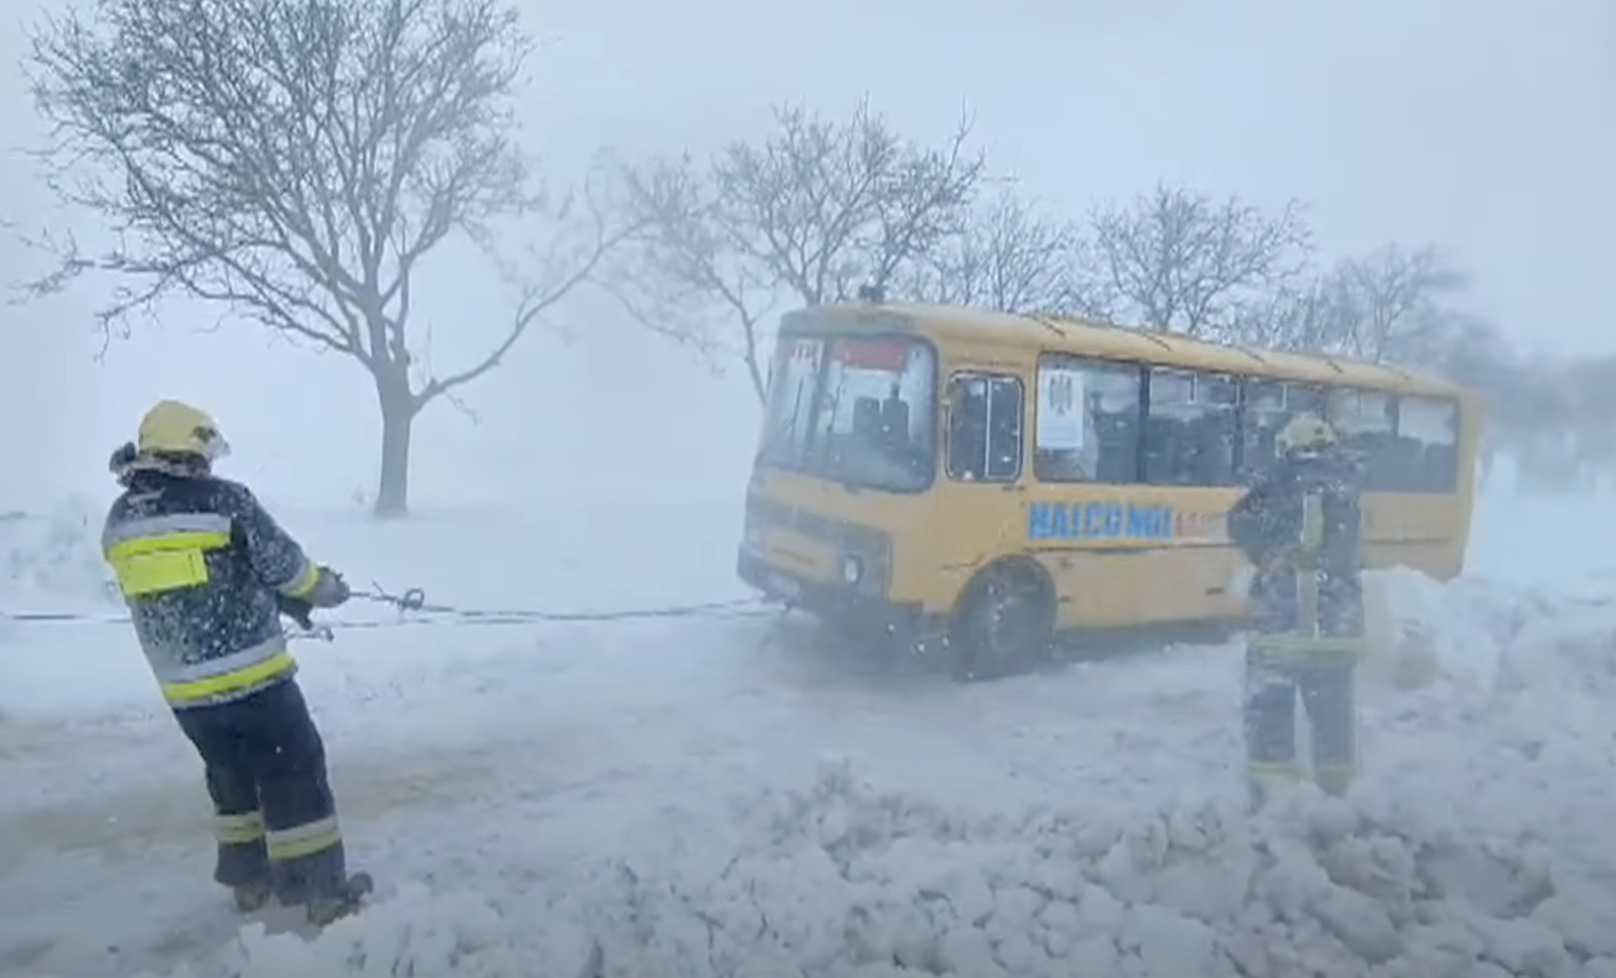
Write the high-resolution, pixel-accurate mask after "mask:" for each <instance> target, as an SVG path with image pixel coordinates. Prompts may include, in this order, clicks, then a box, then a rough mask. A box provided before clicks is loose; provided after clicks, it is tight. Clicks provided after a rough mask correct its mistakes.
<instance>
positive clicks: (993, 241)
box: [24, 0, 1616, 515]
mask: <svg viewBox="0 0 1616 978" xmlns="http://www.w3.org/2000/svg"><path fill="white" fill-rule="evenodd" d="M519 21H520V18H519V16H518V11H517V8H516V7H515V6H514V5H512V4H511V3H510V2H509V0H299V2H298V3H285V2H282V0H98V2H97V3H95V4H91V5H86V6H83V7H81V8H75V9H73V10H70V11H64V12H58V13H55V14H52V15H48V17H47V19H46V20H45V21H44V23H43V25H42V26H41V27H39V28H38V29H36V30H35V31H34V32H33V33H32V35H31V42H32V44H31V49H30V52H29V54H28V56H27V57H26V58H25V59H24V68H25V70H26V72H27V74H28V76H29V79H30V82H31V85H32V91H33V95H34V100H35V104H36V106H37V108H38V110H39V112H40V114H41V116H42V117H43V119H44V121H45V122H46V123H47V125H48V127H49V129H48V131H49V134H50V135H49V138H48V139H47V140H46V141H45V142H44V144H43V145H41V146H39V147H36V149H37V157H38V159H39V160H40V162H41V163H42V175H41V178H42V180H43V181H44V183H45V185H46V186H48V187H49V188H50V189H51V190H53V191H54V192H55V195H56V197H57V198H58V200H59V201H60V202H61V203H63V204H65V205H68V206H69V207H71V208H73V209H76V210H77V211H78V212H80V213H83V214H89V215H94V216H95V217H96V218H97V219H98V220H99V222H100V225H101V226H100V228H99V230H100V231H102V232H104V233H103V235H102V237H103V239H104V243H103V244H101V245H100V246H98V247H93V248H85V247H81V246H80V245H79V243H78V242H77V241H76V239H75V238H74V237H73V236H72V235H71V234H65V235H64V234H61V233H54V234H53V233H50V232H49V231H47V233H45V234H41V235H35V236H33V237H31V238H30V239H29V240H30V242H31V243H32V244H34V245H36V246H39V247H42V248H44V249H46V250H47V251H48V252H49V253H50V255H51V257H52V258H53V259H54V264H53V265H52V266H51V267H50V269H49V271H48V272H47V273H46V274H44V275H42V276H41V277H39V278H38V279H36V280H34V281H31V282H28V283H24V285H25V289H26V291H27V293H28V294H31V295H42V294H48V293H52V292H55V291H58V290H60V289H62V288H64V287H66V286H67V285H68V284H69V283H70V282H72V281H73V280H74V279H76V278H78V277H80V276H83V275H86V274H92V273H100V274H105V275H110V276H112V277H113V278H115V279H116V280H117V281H118V288H117V289H116V291H114V292H113V294H112V296H111V298H110V300H108V301H107V302H106V303H105V305H104V306H103V307H102V308H101V309H100V311H99V315H98V317H97V322H98V323H99V325H100V326H101V327H102V328H104V329H106V330H107V331H108V332H109V334H110V333H111V332H113V331H127V330H128V329H129V328H130V327H131V326H132V325H133V324H134V323H135V322H136V321H137V320H138V319H139V318H140V317H143V316H145V315H148V314H151V313H153V312H154V311H155V310H156V308H157V307H158V305H159V304H160V303H161V302H162V301H163V300H165V299H166V298H168V297H170V296H172V295H183V296H188V297H190V298H192V299H200V300H203V301H206V302H210V303H216V304H219V305H221V306H222V307H225V308H227V309H229V310H230V311H231V312H233V313H234V314H235V316H236V318H237V319H238V320H239V321H244V322H250V323H253V324H255V325H257V326H259V327H264V326H267V327H269V328H270V329H272V330H274V331H276V332H278V333H279V334H281V335H283V336H286V337H288V338H291V339H292V340H293V341H295V342H300V343H303V344H305V345H306V346H308V347H310V348H311V349H314V350H317V351H323V352H327V353H334V354H337V355H340V356H344V357H348V358H350V359H352V360H353V361H355V362H356V363H357V364H358V365H359V366H361V367H363V368H364V375H365V376H366V377H367V378H368V381H369V383H370V384H371V385H372V387H373V388H374V391H375V394H376V403H377V406H378V410H379V414H380V419H381V422H382V425H381V427H382V435H381V445H380V453H379V479H378V485H377V492H376V495H375V508H376V511H377V513H378V514H379V515H397V514H402V513H403V512H405V511H406V509H407V506H408V482H409V468H410V455H411V433H412V430H413V424H414V420H415V418H416V417H417V416H418V415H419V414H420V413H421V412H422V411H423V410H425V409H426V408H427V407H429V406H430V405H432V404H434V403H437V402H439V401H446V402H450V403H455V401H456V398H457V397H458V396H459V395H460V394H461V393H462V391H463V389H464V388H466V387H469V386H470V385H471V384H473V383H474V382H476V381H477V380H478V379H479V378H481V377H483V376H484V375H486V374H487V373H488V372H489V371H491V370H493V369H494V368H496V367H498V366H499V365H500V364H501V362H502V361H503V359H504V357H505V354H506V353H507V352H509V351H510V350H511V349H512V347H513V346H514V345H515V344H516V343H517V342H519V341H520V339H521V338H522V337H523V336H524V335H526V334H527V333H528V332H529V329H530V327H531V326H533V325H535V324H540V325H541V326H542V325H543V324H547V323H551V322H553V320H554V317H555V315H556V313H557V310H558V309H559V308H561V306H562V304H563V302H564V301H565V300H567V299H568V298H569V297H571V296H573V295H574V294H575V293H576V292H577V291H578V290H580V289H583V288H590V287H594V288H602V289H605V290H607V291H608V292H609V293H610V294H611V295H613V296H615V297H616V298H617V300H619V301H620V302H621V303H622V304H623V305H624V307H625V308H627V309H628V310H630V311H631V312H632V313H633V314H634V316H636V317H637V318H638V319H639V320H640V321H641V322H642V323H644V324H646V325H647V326H648V327H650V328H652V329H653V330H655V331H657V332H659V333H662V334H664V335H667V336H671V337H675V338H677V339H680V340H683V341H687V342H693V343H696V344H698V345H700V346H701V347H702V348H704V349H706V350H708V351H709V352H710V353H712V354H713V355H715V356H733V357H736V358H738V359H739V360H740V361H741V362H742V363H743V364H744V365H745V367H746V369H747V371H748V375H749V377H750V379H751V382H752V385H753V387H754V389H755V390H756V391H757V392H758V394H759V396H760V397H761V396H762V393H763V390H764V386H765V383H766V380H767V368H766V364H767V362H768V359H767V357H768V342H769V324H770V322H771V321H772V320H773V318H774V317H775V315H776V314H777V313H778V312H779V311H781V310H782V309H783V308H784V307H786V306H788V305H795V304H818V303H827V302H834V301H836V300H839V299H845V298H849V297H852V296H854V295H855V294H857V291H858V289H859V288H860V287H861V286H867V285H875V286H879V287H881V288H883V289H884V290H885V291H886V293H887V294H888V295H889V296H891V297H893V298H906V299H917V300H924V301H932V302H941V303H958V304H967V305H974V306H983V307H988V308H993V309H1001V310H1007V311H1014V312H1034V311H1036V312H1044V313H1051V314H1058V315H1073V316H1082V317H1087V318H1091V319H1096V320H1102V321H1108V322H1116V323H1120V324H1130V325H1137V326H1145V327H1152V328H1157V329H1164V330H1170V331H1174V332H1180V333H1184V334H1187V335H1191V336H1198V337H1205V338H1208V339H1212V340H1219V341H1225V342H1233V343H1249V344H1260V345H1265V346H1278V347H1284V348H1292V349H1308V350H1328V351H1335V352H1340V353H1345V354H1351V355H1353V356H1357V357H1363V358H1366V359H1370V360H1379V361H1390V362H1399V363H1408V364H1415V365H1420V366H1426V367H1430V368H1433V369H1437V370H1441V371H1444V372H1446V373H1449V374H1451V375H1452V376H1454V377H1456V378H1458V379H1460V380H1462V381H1465V382H1468V383H1471V384H1473V385H1475V386H1477V387H1479V388H1480V389H1482V390H1483V391H1485V392H1487V393H1489V394H1491V395H1492V400H1493V405H1494V410H1493V413H1494V417H1495V422H1494V426H1493V429H1492V430H1493V431H1494V432H1496V436H1495V440H1494V442H1493V444H1496V445H1503V446H1509V447H1511V448H1512V449H1514V450H1515V451H1516V452H1517V454H1520V455H1521V456H1522V457H1523V458H1529V459H1531V460H1533V464H1534V465H1535V466H1536V468H1535V469H1534V471H1541V472H1543V473H1552V472H1561V473H1569V474H1563V475H1561V476H1556V478H1561V479H1576V478H1582V477H1583V476H1584V475H1585V474H1586V472H1588V471H1591V470H1590V469H1589V467H1588V465H1587V464H1586V462H1585V460H1586V459H1589V458H1595V457H1598V458H1604V457H1606V456H1616V447H1613V446H1612V443H1613V442H1616V435H1611V434H1607V433H1606V432H1608V431H1616V429H1613V428H1610V427H1609V426H1607V425H1605V424H1604V423H1603V420H1602V419H1605V418H1608V417H1611V416H1612V414H1611V412H1610V410H1609V408H1610V405H1608V404H1607V403H1606V401H1607V400H1608V399H1609V398H1611V397H1616V383H1612V382H1610V378H1612V377H1616V362H1607V363H1588V364H1576V365H1572V366H1569V367H1552V368H1551V367H1547V366H1543V365H1539V364H1529V363H1526V362H1524V361H1523V360H1522V358H1521V357H1520V356H1519V355H1518V354H1517V353H1516V352H1514V351H1513V350H1512V349H1511V347H1510V345H1509V344H1508V343H1506V342H1505V341H1504V339H1503V337H1502V336H1501V334H1500V331H1499V330H1498V329H1497V328H1496V327H1495V326H1494V325H1493V324H1492V323H1489V322H1487V321H1486V320H1484V319H1481V318H1478V317H1476V316H1474V315H1470V314H1467V313H1465V312H1463V311H1461V308H1460V305H1459V303H1458V300H1459V299H1461V298H1462V297H1463V296H1464V293H1465V288H1466V285H1467V280H1466V277H1465V276H1464V275H1463V274H1462V273H1461V272H1460V271H1459V270H1458V269H1456V268H1455V267H1454V266H1453V265H1452V264H1451V263H1450V262H1449V261H1448V260H1447V259H1446V258H1445V257H1444V256H1443V255H1442V254H1441V253H1440V252H1439V251H1438V250H1436V249H1435V248H1433V247H1430V246H1426V245H1420V246H1416V247H1405V246H1402V245H1397V244H1389V245H1387V246H1386V247H1384V248H1381V249H1379V250H1377V251H1375V252H1373V253H1372V254H1369V255H1364V256H1362V257H1358V258H1354V259H1349V260H1345V261H1341V262H1339V263H1337V264H1335V265H1333V266H1328V267H1321V266H1320V265H1319V263H1318V262H1317V260H1316V259H1317V255H1316V252H1315V249H1314V247H1313V240H1312V234H1311V231H1310V229H1309V226H1308V224H1307V221H1306V219H1305V213H1304V210H1303V208H1302V207H1301V206H1300V205H1298V204H1295V203H1292V204H1289V205H1286V206H1284V207H1281V208H1279V209H1277V210H1268V209H1263V208H1260V207H1257V206H1254V205H1252V204H1250V203H1248V202H1246V201H1243V200H1241V199H1240V198H1238V197H1232V196H1231V197H1227V198H1218V197H1215V196H1213V195H1210V194H1207V193H1204V192H1201V191H1199V190H1194V189H1190V188H1185V187H1178V186H1171V185H1167V184H1160V185H1157V186H1156V187H1154V188H1151V189H1149V190H1147V191H1145V192H1144V193H1142V194H1141V195H1139V196H1138V197H1137V198H1135V199H1132V200H1127V201H1117V202H1111V203H1104V204H1100V205H1099V206H1097V207H1095V209H1094V210H1093V211H1092V212H1091V213H1089V214H1087V215H1083V216H1081V217H1073V216H1069V215H1060V214H1057V213H1053V212H1052V211H1051V210H1050V209H1049V208H1047V207H1045V206H1043V205H1041V204H1040V203H1039V201H1037V200H1036V199H1033V198H1029V197H1025V196H1022V195H1019V194H1018V193H1016V192H1015V190H1014V189H1013V188H1012V187H1011V186H1009V185H1007V184H1005V183H1003V182H1001V181H998V180H996V179H995V178H994V176H993V174H992V172H991V171H990V170H989V169H988V166H987V160H986V159H985V157H984V155H983V154H982V152H981V151H980V150H977V149H973V148H972V146H971V140H970V127H969V125H968V124H966V123H965V122H963V121H962V123H961V125H960V126H959V127H958V128H957V129H956V130H955V132H954V133H953V134H952V135H951V136H949V137H948V138H946V139H943V140H941V141H939V142H938V143H937V144H935V145H926V144H924V143H921V142H917V141H914V140H911V139H907V138H904V137H902V136H901V135H899V134H898V133H897V132H895V131H894V130H893V128H892V127H891V126H890V125H889V124H888V123H887V122H886V121H885V120H883V119H882V118H880V117H879V116H878V115H876V114H875V113H873V112H871V111H870V109H869V107H868V106H867V105H861V106H859V107H858V108H857V109H856V110H855V111H854V112H853V113H852V114H851V115H850V116H847V117H843V118H828V117H825V116H822V115H819V114H817V113H814V112H811V111H809V110H808V109H806V108H804V107H801V106H784V107H781V108H779V109H778V110H777V111H776V112H775V126H774V128H773V131H772V132H771V133H770V134H769V135H767V136H766V137H764V138H762V139H760V140H756V141H737V142H733V143H731V144H729V145H727V146H725V147H724V148H723V149H722V150H720V151H719V152H718V153H716V154H714V155H712V156H711V157H706V158H701V159H697V158H694V157H692V156H689V155H686V156H679V157H672V158H660V159H652V160H647V161H643V162H639V163H633V164H629V165H620V164H613V165H606V164H603V165H602V166H601V167H599V168H598V169H597V171H596V172H594V173H593V174H591V178H590V179H589V180H588V181H587V182H586V185H585V186H584V187H582V188H580V190H579V191H577V192H572V193H568V192H557V191H554V190H552V189H550V188H548V187H546V186H545V184H544V181H542V180H541V179H540V178H539V176H538V174H536V173H535V171H534V169H533V167H532V166H531V160H530V159H529V158H528V154H527V153H526V152H525V151H524V150H523V148H522V144H521V142H520V140H518V139H517V137H516V134H515V126H516V123H517V111H516V106H517V99H518V97H519V95H520V89H521V79H522V77H523V70H524V66H525V63H526V59H527V57H528V56H529V55H530V54H531V53H532V51H533V40H532V38H531V36H530V35H528V34H527V33H526V32H525V31H524V30H523V29H522V27H521V25H520V22H519ZM539 228H546V229H548V230H547V231H546V232H545V233H543V234H539V235H538V239H537V240H536V241H531V243H529V244H527V245H526V246H525V247H518V246H517V245H516V243H517V242H527V241H530V240H531V239H532V237H533V236H534V235H535V234H537V233H538V229H539ZM455 239H459V240H461V241H465V242H470V243H472V244H474V245H476V246H478V247H479V248H481V249H482V250H483V251H484V252H485V253H486V254H487V255H488V258H489V261H490V262H491V263H492V265H493V267H494V268H495V269H496V270H497V271H498V272H499V273H500V274H501V276H502V278H503V279H504V281H505V282H507V283H508V286H509V287H508V291H507V295H506V298H507V314H506V315H505V316H504V317H503V318H502V319H500V320H499V321H497V322H492V323H478V322H461V323H456V324H453V328H455V329H464V330H468V331H473V332H474V331H478V330H480V331H481V334H482V339H481V343H482V344H483V345H482V348H481V351H480V352H477V353H475V354H471V353H468V359H466V360H464V361H463V362H461V363H459V364H456V365H452V366H449V367H448V368H447V369H444V368H441V367H439V366H438V365H435V364H433V363H431V357H430V356H429V353H430V351H429V350H428V348H427V342H426V340H427V339H428V337H427V336H425V335H423V334H424V332H425V331H424V330H423V329H422V328H421V326H420V324H419V323H417V322H416V319H417V318H418V317H416V316H414V310H415V309H416V302H415V299H416V291H417V288H418V286H419V284H420V280H419V277H418V272H419V271H420V269H421V268H422V266H423V265H424V264H426V263H427V262H428V261H429V259H430V258H431V256H433V255H434V254H436V253H437V252H438V251H439V249H440V246H441V245H443V244H445V243H446V242H449V241H451V240H455ZM467 345H468V344H466V343H462V344H461V346H462V347H464V346H467ZM1578 418H1584V419H1600V420H1599V421H1598V422H1597V423H1596V422H1593V421H1588V422H1585V423H1578V422H1576V420H1575V419H1578Z"/></svg>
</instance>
